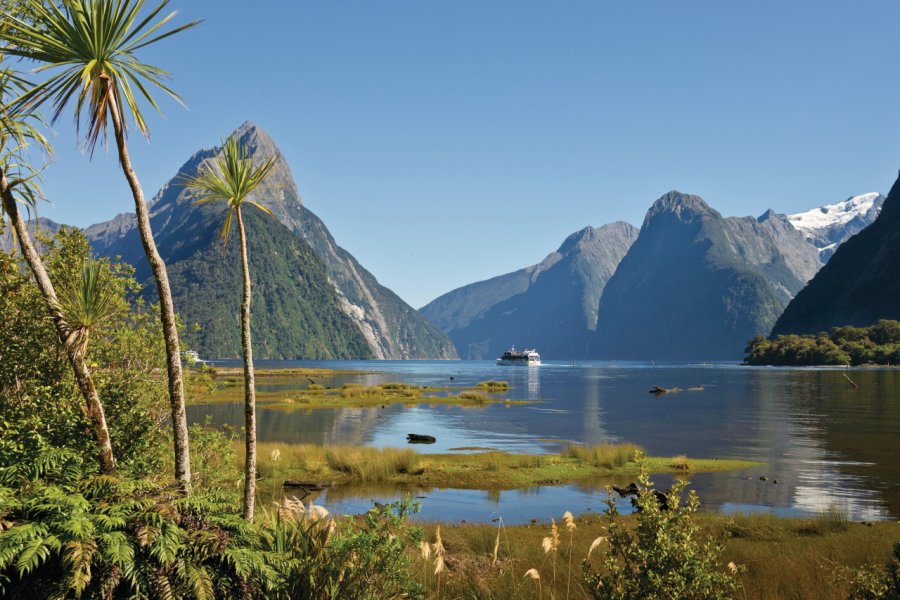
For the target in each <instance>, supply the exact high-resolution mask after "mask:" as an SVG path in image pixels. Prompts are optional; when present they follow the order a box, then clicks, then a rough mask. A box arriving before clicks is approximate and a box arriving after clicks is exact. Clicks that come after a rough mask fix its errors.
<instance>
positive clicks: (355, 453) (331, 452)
mask: <svg viewBox="0 0 900 600" xmlns="http://www.w3.org/2000/svg"><path fill="white" fill-rule="evenodd" d="M418 460H419V458H418V455H417V454H416V453H415V452H413V451H412V450H405V449H404V450H401V449H398V448H384V449H381V450H379V449H377V448H350V447H334V448H330V449H328V450H327V451H326V453H325V462H326V464H327V465H328V466H329V467H330V468H331V469H334V470H335V471H337V472H339V473H344V474H346V475H350V476H351V477H352V478H353V479H355V480H357V481H363V482H374V481H387V480H389V479H390V478H391V477H393V476H394V475H408V474H413V473H415V472H416V470H417V469H418Z"/></svg>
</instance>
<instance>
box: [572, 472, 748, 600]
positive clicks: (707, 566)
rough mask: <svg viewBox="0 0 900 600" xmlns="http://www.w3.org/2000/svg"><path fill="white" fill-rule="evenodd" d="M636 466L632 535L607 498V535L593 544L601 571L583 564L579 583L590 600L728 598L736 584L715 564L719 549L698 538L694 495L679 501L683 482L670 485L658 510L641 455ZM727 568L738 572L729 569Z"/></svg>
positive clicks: (594, 566)
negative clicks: (602, 551) (600, 549)
mask: <svg viewBox="0 0 900 600" xmlns="http://www.w3.org/2000/svg"><path fill="white" fill-rule="evenodd" d="M639 463H640V476H639V478H638V496H637V500H636V502H637V506H636V508H637V511H638V512H637V515H636V525H635V527H634V531H632V530H630V529H629V528H628V527H626V526H625V525H624V524H622V523H621V522H620V521H619V519H618V517H619V512H618V510H617V508H616V502H615V499H614V498H613V497H612V495H610V497H609V500H608V501H607V503H608V505H609V508H608V509H607V510H606V515H607V518H608V519H609V529H608V530H609V536H608V538H607V539H605V540H601V541H600V542H598V544H599V546H600V547H603V548H604V549H605V556H603V558H602V560H601V561H600V563H601V564H600V567H601V568H600V569H599V570H597V568H596V565H595V564H594V563H593V562H591V561H590V559H588V560H585V561H584V563H583V567H584V573H585V576H584V583H585V585H586V587H587V589H588V591H589V593H590V594H591V596H592V597H593V598H597V599H601V598H602V599H609V600H611V599H616V600H632V599H633V600H664V599H669V598H692V599H695V600H720V599H726V598H731V597H732V596H733V595H734V594H735V592H737V590H738V588H739V587H740V582H739V580H738V579H736V578H735V577H734V576H733V574H729V573H727V572H726V571H725V569H724V568H723V566H722V565H720V557H721V555H722V551H723V547H722V546H721V545H718V544H716V543H715V542H714V541H713V540H712V539H711V538H710V537H709V536H705V537H704V536H702V535H701V532H700V527H699V526H698V525H697V524H695V523H694V519H693V517H694V513H696V512H697V509H698V507H699V506H700V501H699V499H698V498H697V495H696V494H695V493H694V492H691V493H690V494H689V495H688V497H687V500H686V501H684V500H683V498H682V496H683V493H684V489H685V486H686V483H684V482H682V481H676V482H675V483H674V484H673V486H672V490H671V491H670V492H669V493H668V494H667V495H666V497H667V501H668V508H663V507H661V506H660V502H659V501H658V500H657V497H656V495H655V494H654V490H653V483H652V482H651V481H650V479H649V477H648V475H647V471H646V470H645V469H644V466H643V457H642V456H639ZM729 567H730V568H731V570H732V571H733V572H736V571H737V570H738V568H737V567H736V566H734V565H733V564H730V565H729Z"/></svg>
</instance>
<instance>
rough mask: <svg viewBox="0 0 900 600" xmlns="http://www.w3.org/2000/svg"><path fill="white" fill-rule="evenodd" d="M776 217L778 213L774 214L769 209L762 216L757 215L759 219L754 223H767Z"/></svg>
mask: <svg viewBox="0 0 900 600" xmlns="http://www.w3.org/2000/svg"><path fill="white" fill-rule="evenodd" d="M778 216H779V215H778V213H777V212H775V211H774V210H773V209H771V208H770V209H769V210H767V211H766V212H764V213H763V214H761V215H759V217H758V218H757V219H756V221H757V222H758V223H765V222H766V221H768V220H769V219H774V218H777V217H778Z"/></svg>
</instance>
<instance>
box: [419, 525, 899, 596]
mask: <svg viewBox="0 0 900 600" xmlns="http://www.w3.org/2000/svg"><path fill="white" fill-rule="evenodd" d="M536 516H539V515H536ZM551 516H553V517H556V518H557V519H558V518H559V515H544V518H545V519H546V521H545V522H542V523H538V524H534V525H516V526H505V527H503V528H502V533H501V535H500V543H499V545H498V546H499V552H498V560H497V561H496V562H495V561H494V560H493V558H492V551H493V548H494V546H495V543H496V541H497V537H498V526H497V525H496V524H490V523H487V524H443V525H442V527H441V534H442V536H443V540H444V546H445V547H446V557H445V560H446V561H447V564H449V565H452V568H450V569H449V570H448V572H447V573H445V576H444V579H443V581H442V582H441V586H442V597H445V598H487V599H499V598H540V597H543V598H551V597H552V598H557V599H563V598H570V599H572V600H575V599H578V600H581V599H584V598H588V596H587V594H586V591H585V589H584V587H583V585H582V567H581V561H582V560H583V559H585V558H586V553H587V550H588V548H589V547H590V546H591V543H592V541H594V540H595V539H597V538H598V537H605V536H608V535H609V534H608V530H607V528H606V522H605V519H604V518H603V517H602V516H600V515H581V516H576V517H575V523H577V529H574V530H572V531H571V532H568V531H567V532H561V535H562V536H563V537H562V546H561V547H560V552H561V554H560V556H559V560H558V563H557V573H556V582H555V583H554V582H553V565H552V558H553V557H552V555H548V554H546V553H545V552H544V550H543V549H542V540H543V538H544V537H547V536H548V531H550V523H549V520H550V517H551ZM621 519H622V523H623V525H624V526H625V527H629V528H633V527H634V525H635V518H634V517H633V516H625V517H622V518H621ZM696 520H697V522H698V524H699V525H700V526H701V531H702V532H703V533H708V534H709V535H712V536H713V537H714V538H715V539H717V540H721V541H722V543H724V545H725V551H724V553H723V555H722V564H721V568H722V570H723V571H725V570H727V569H728V566H727V565H728V563H729V562H733V563H735V564H736V565H737V566H739V567H741V568H742V572H741V573H740V575H739V577H740V579H741V581H742V582H743V586H744V587H743V590H741V591H740V592H739V593H738V595H737V598H740V599H744V598H746V599H747V600H775V599H780V598H792V599H796V600H844V599H846V598H847V597H848V593H849V592H850V589H851V587H850V583H849V582H848V581H846V578H843V579H842V578H841V577H839V576H838V572H839V571H843V570H847V569H852V570H856V569H859V568H860V567H862V566H863V565H873V566H874V567H876V568H879V569H881V568H883V565H884V564H885V562H886V561H888V559H889V558H890V556H891V548H892V545H893V543H894V542H895V541H896V540H897V539H900V525H898V524H897V523H896V522H879V523H874V524H873V525H872V526H866V525H863V524H861V523H853V522H846V523H845V525H846V526H845V527H844V526H840V525H839V526H837V527H835V526H834V517H833V516H831V515H827V514H823V515H820V516H819V517H816V518H811V519H785V518H779V517H776V516H774V515H750V516H745V515H735V516H726V515H719V514H708V513H699V514H698V515H697V516H696ZM811 523H813V524H816V527H815V530H816V533H808V534H805V535H804V534H801V533H800V532H801V531H807V532H812V530H813V528H811V527H810V524H811ZM433 528H434V525H433V524H432V525H426V526H425V530H426V536H428V535H431V532H432V531H433ZM570 540H571V542H570ZM570 543H571V544H572V547H573V548H574V550H573V552H572V557H573V560H572V562H571V563H570V562H569V560H568V556H567V553H568V546H569V544H570ZM603 548H604V546H603V544H601V545H600V547H599V548H597V550H595V551H594V552H593V554H592V559H591V560H592V561H595V562H596V563H597V564H599V558H600V557H601V555H602V550H603ZM531 568H534V569H536V570H537V572H538V573H539V575H540V577H541V581H542V588H541V593H542V594H543V595H542V596H541V595H540V594H539V591H538V586H537V585H536V582H535V581H532V580H531V579H530V578H529V579H526V578H524V577H523V576H524V574H525V573H526V571H528V570H529V569H531ZM426 587H427V588H429V591H430V593H431V594H434V588H433V584H429V583H426ZM567 587H568V592H567ZM428 597H434V596H433V595H430V596H428Z"/></svg>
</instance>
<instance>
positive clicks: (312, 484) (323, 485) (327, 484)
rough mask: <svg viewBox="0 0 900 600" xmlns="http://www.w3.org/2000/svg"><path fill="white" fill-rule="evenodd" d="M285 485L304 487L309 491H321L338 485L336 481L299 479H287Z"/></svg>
mask: <svg viewBox="0 0 900 600" xmlns="http://www.w3.org/2000/svg"><path fill="white" fill-rule="evenodd" d="M282 485H283V486H284V487H291V488H294V487H296V488H303V489H304V490H306V491H307V492H321V491H322V490H325V489H328V488H332V487H334V486H335V485H336V483H335V482H334V481H302V480H298V479H285V480H284V483H283V484H282Z"/></svg>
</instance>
